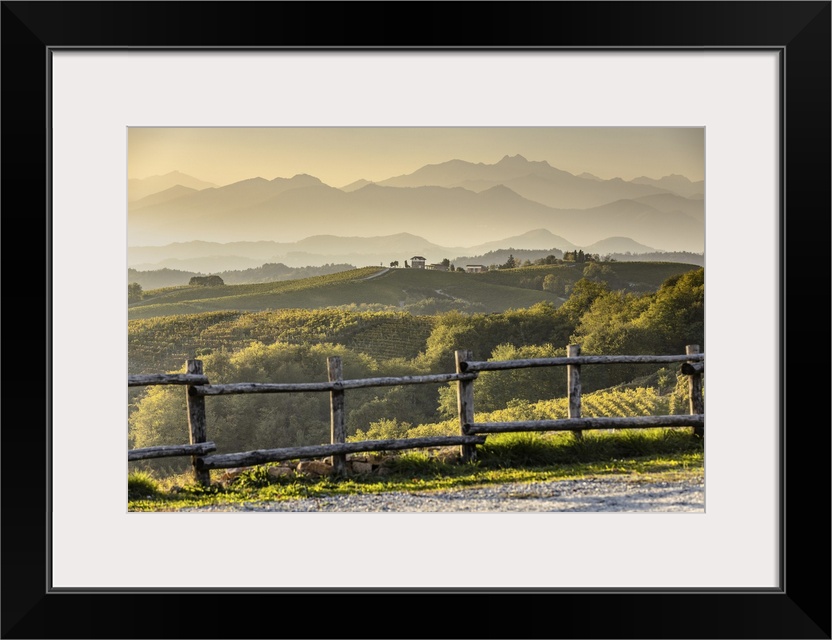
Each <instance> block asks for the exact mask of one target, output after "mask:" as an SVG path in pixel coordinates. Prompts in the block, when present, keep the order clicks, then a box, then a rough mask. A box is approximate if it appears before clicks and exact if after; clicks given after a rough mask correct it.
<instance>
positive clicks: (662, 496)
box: [181, 477, 705, 513]
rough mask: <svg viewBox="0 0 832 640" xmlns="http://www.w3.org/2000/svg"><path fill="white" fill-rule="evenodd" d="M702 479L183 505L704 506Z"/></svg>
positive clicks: (303, 508) (425, 509) (420, 508)
mask: <svg viewBox="0 0 832 640" xmlns="http://www.w3.org/2000/svg"><path fill="white" fill-rule="evenodd" d="M704 510H705V485H704V481H702V480H700V481H686V482H643V481H642V482H640V481H633V480H632V479H631V478H611V477H604V478H589V479H585V480H558V481H551V482H536V483H531V484H520V483H517V484H515V483H509V484H501V485H489V486H485V487H479V488H469V489H459V490H455V491H441V492H418V493H417V492H413V493H411V492H393V493H381V494H364V495H349V496H331V497H327V498H304V499H301V500H291V501H280V502H251V503H246V504H243V505H212V506H206V507H199V508H186V509H181V511H200V512H206V511H207V512H218V511H242V512H266V511H284V512H285V511H294V512H312V511H315V512H333V511H340V512H352V513H359V512H418V513H437V512H485V513H494V512H568V511H571V512H577V511H589V512H610V511H617V512H681V511H688V512H702V513H704Z"/></svg>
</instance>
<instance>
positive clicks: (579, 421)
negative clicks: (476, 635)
mask: <svg viewBox="0 0 832 640" xmlns="http://www.w3.org/2000/svg"><path fill="white" fill-rule="evenodd" d="M704 425H705V416H704V415H683V416H680V415H675V416H636V417H633V418H625V417H622V418H618V417H616V418H564V419H562V420H520V421H517V422H475V423H473V424H470V425H468V428H467V429H466V431H467V433H511V432H517V431H575V430H576V429H578V430H584V429H653V428H655V427H702V426H704Z"/></svg>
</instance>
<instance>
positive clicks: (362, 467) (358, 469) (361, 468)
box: [350, 460, 373, 473]
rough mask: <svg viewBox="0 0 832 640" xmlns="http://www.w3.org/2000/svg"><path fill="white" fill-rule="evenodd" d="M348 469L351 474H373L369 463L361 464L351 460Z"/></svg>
mask: <svg viewBox="0 0 832 640" xmlns="http://www.w3.org/2000/svg"><path fill="white" fill-rule="evenodd" d="M350 467H351V469H352V472H353V473H372V472H373V465H372V463H370V462H361V461H359V460H353V461H352V462H351V463H350Z"/></svg>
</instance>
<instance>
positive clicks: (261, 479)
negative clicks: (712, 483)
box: [128, 429, 704, 511]
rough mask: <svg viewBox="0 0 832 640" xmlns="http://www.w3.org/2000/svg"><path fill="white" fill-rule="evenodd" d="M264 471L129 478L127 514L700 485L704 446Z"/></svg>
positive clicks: (564, 450)
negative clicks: (554, 485)
mask: <svg viewBox="0 0 832 640" xmlns="http://www.w3.org/2000/svg"><path fill="white" fill-rule="evenodd" d="M269 466H273V465H261V466H258V467H252V468H250V469H247V470H245V471H243V472H242V473H240V474H239V475H238V476H236V477H235V478H234V479H233V480H232V481H230V482H228V483H220V482H217V481H216V479H217V478H218V477H219V472H216V471H213V472H211V473H212V483H211V485H210V486H209V487H201V486H199V485H196V484H194V483H193V482H192V480H191V476H190V475H189V474H186V475H181V476H170V477H167V478H154V477H153V476H152V475H151V474H148V473H146V472H133V473H131V474H130V476H129V477H128V510H129V511H177V510H179V509H181V508H184V507H199V506H206V505H211V504H241V503H247V502H258V501H272V500H296V499H299V498H313V497H326V496H332V495H343V494H355V493H383V492H391V491H406V492H421V491H439V490H443V491H446V490H453V489H462V488H468V487H475V486H483V485H488V484H500V483H508V482H522V483H531V482H544V481H552V480H568V479H576V478H588V477H597V476H609V475H626V476H627V479H628V480H630V481H643V482H658V481H678V480H699V479H701V478H702V477H703V475H704V444H703V442H702V440H700V439H698V438H695V437H693V436H692V435H691V434H690V431H689V430H678V429H676V430H674V429H649V430H626V431H620V432H615V433H608V432H588V433H586V434H585V435H584V437H583V438H581V439H576V438H575V437H574V436H573V435H572V434H571V433H556V434H550V433H543V434H539V433H515V434H501V435H495V436H489V438H488V441H487V443H486V444H485V445H483V446H481V447H479V448H478V452H477V461H476V462H473V463H460V462H459V461H455V460H451V459H448V457H447V456H437V455H435V454H434V453H432V452H427V451H422V450H417V451H409V452H404V453H401V454H399V455H396V456H395V457H393V458H391V459H390V460H389V464H388V465H387V472H388V473H387V475H384V476H383V477H382V476H379V475H376V474H367V475H352V476H349V477H346V478H333V477H326V476H324V477H313V476H308V475H304V474H299V473H297V472H294V473H291V474H289V475H285V476H280V477H276V476H273V475H271V474H270V473H269V471H268V469H269Z"/></svg>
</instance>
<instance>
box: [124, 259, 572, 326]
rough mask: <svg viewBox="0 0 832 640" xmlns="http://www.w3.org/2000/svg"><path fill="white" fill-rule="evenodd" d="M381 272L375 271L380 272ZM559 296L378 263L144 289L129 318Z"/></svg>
mask: <svg viewBox="0 0 832 640" xmlns="http://www.w3.org/2000/svg"><path fill="white" fill-rule="evenodd" d="M379 273H381V275H378V276H377V277H374V276H375V275H376V274H379ZM543 301H549V302H557V301H558V299H557V298H556V297H555V296H553V295H552V294H550V293H548V292H545V291H542V290H540V291H534V290H530V289H524V288H520V287H517V286H514V285H510V284H509V285H503V284H495V283H491V282H489V281H487V280H485V279H483V278H482V277H481V275H480V274H466V273H460V272H454V273H448V272H441V271H423V270H421V269H391V270H389V271H387V272H386V273H385V272H384V270H383V269H379V267H365V268H363V269H353V270H349V271H343V272H340V273H337V274H332V275H327V276H318V277H313V278H304V279H302V280H291V281H286V282H269V283H263V284H246V285H224V286H218V287H199V286H186V287H173V288H168V289H160V290H155V291H149V292H145V296H144V299H143V300H141V301H139V302H136V303H133V304H131V305H130V307H129V318H130V319H131V320H132V319H140V318H152V317H157V316H168V315H181V314H193V313H204V312H208V311H263V310H267V309H324V308H328V307H343V306H351V305H380V306H381V307H382V308H386V309H391V310H392V309H405V308H407V310H409V311H411V312H413V313H417V314H428V315H429V314H433V313H436V312H441V311H448V310H451V309H454V308H456V309H460V310H469V311H479V312H486V313H491V312H498V311H504V310H506V309H510V308H520V307H528V306H530V305H533V304H536V303H538V302H543Z"/></svg>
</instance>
